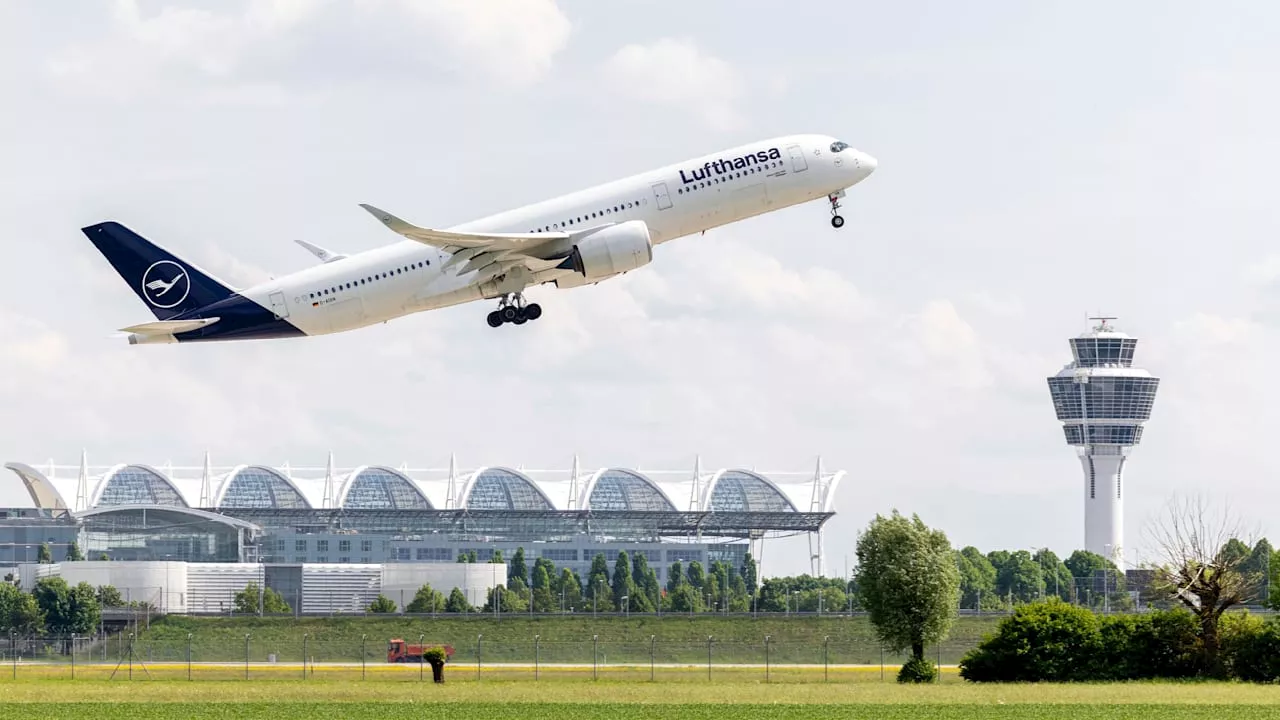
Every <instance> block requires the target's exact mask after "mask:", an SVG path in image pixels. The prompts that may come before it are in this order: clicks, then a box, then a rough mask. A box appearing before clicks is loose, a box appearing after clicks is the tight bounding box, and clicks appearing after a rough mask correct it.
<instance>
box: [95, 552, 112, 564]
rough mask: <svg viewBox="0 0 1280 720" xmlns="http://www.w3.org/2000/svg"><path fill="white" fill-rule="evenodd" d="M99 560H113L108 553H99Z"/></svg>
mask: <svg viewBox="0 0 1280 720" xmlns="http://www.w3.org/2000/svg"><path fill="white" fill-rule="evenodd" d="M98 560H100V561H102V562H110V560H111V556H110V555H107V554H106V553H100V554H99V555H98Z"/></svg>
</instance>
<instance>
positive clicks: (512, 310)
mask: <svg viewBox="0 0 1280 720" xmlns="http://www.w3.org/2000/svg"><path fill="white" fill-rule="evenodd" d="M498 317H500V318H502V322H515V321H516V318H518V317H520V308H518V307H516V306H515V305H508V306H506V307H503V308H498Z"/></svg>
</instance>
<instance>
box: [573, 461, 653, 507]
mask: <svg viewBox="0 0 1280 720" xmlns="http://www.w3.org/2000/svg"><path fill="white" fill-rule="evenodd" d="M583 494H584V497H585V498H586V500H585V501H584V502H583V503H582V508H583V509H585V510H654V511H668V512H675V510H676V506H675V504H674V503H672V502H671V498H669V497H667V494H666V493H664V492H663V491H662V488H660V487H658V484H657V483H655V482H654V481H652V480H650V479H649V478H647V477H645V476H644V475H641V474H640V473H638V472H636V471H634V470H624V469H622V468H608V469H606V470H600V471H599V472H597V473H596V474H595V475H592V476H591V481H590V482H588V483H587V488H586V490H585V491H584V493H583Z"/></svg>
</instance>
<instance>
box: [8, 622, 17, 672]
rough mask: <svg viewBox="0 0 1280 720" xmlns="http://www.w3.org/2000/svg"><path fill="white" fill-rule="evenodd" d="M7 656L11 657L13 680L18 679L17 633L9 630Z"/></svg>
mask: <svg viewBox="0 0 1280 720" xmlns="http://www.w3.org/2000/svg"><path fill="white" fill-rule="evenodd" d="M9 654H11V655H13V679H14V680H17V679H18V633H17V632H16V631H15V630H14V629H13V628H9Z"/></svg>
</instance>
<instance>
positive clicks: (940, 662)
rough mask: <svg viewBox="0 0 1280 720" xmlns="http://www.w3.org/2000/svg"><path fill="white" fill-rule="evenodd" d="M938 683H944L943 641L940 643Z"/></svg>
mask: <svg viewBox="0 0 1280 720" xmlns="http://www.w3.org/2000/svg"><path fill="white" fill-rule="evenodd" d="M938 682H942V641H941V640H939V641H938Z"/></svg>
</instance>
